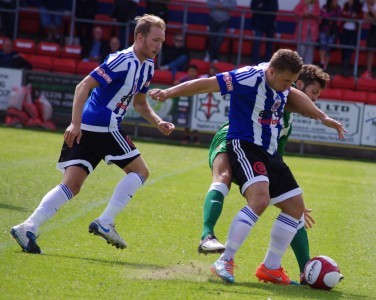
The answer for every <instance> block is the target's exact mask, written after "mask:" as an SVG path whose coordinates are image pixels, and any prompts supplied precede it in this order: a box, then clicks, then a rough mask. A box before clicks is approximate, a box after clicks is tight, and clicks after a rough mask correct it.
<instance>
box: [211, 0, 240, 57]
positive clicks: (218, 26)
mask: <svg viewBox="0 0 376 300" xmlns="http://www.w3.org/2000/svg"><path fill="white" fill-rule="evenodd" d="M207 3H208V7H209V10H210V13H209V18H210V19H209V31H210V38H209V53H207V54H206V56H205V60H206V61H209V60H210V61H211V62H213V63H215V62H217V61H218V59H219V49H220V48H221V45H222V42H223V38H224V36H223V35H224V34H225V33H226V30H227V26H228V23H229V21H230V17H231V16H230V13H231V11H232V10H233V9H234V8H235V7H236V0H208V1H207Z"/></svg>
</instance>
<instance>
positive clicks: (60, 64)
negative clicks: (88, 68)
mask: <svg viewBox="0 0 376 300" xmlns="http://www.w3.org/2000/svg"><path fill="white" fill-rule="evenodd" d="M52 72H56V73H62V74H71V75H73V74H76V61H75V60H74V59H73V58H58V57H56V58H54V59H53V61H52Z"/></svg>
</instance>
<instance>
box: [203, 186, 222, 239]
mask: <svg viewBox="0 0 376 300" xmlns="http://www.w3.org/2000/svg"><path fill="white" fill-rule="evenodd" d="M224 198H225V196H224V195H223V194H222V193H221V192H219V191H217V190H210V191H209V192H208V193H207V194H206V198H205V203H204V228H203V231H202V235H201V240H203V239H204V238H205V237H206V236H207V235H208V234H209V233H211V234H213V235H214V226H215V224H216V223H217V221H218V219H219V216H220V215H221V213H222V208H223V200H224Z"/></svg>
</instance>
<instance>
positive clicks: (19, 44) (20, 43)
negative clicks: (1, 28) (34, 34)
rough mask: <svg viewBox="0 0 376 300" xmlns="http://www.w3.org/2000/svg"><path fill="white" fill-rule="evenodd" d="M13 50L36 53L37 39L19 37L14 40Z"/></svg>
mask: <svg viewBox="0 0 376 300" xmlns="http://www.w3.org/2000/svg"><path fill="white" fill-rule="evenodd" d="M13 50H14V51H16V52H19V53H30V54H35V51H36V47H35V41H34V40H32V39H23V38H17V39H15V40H13Z"/></svg>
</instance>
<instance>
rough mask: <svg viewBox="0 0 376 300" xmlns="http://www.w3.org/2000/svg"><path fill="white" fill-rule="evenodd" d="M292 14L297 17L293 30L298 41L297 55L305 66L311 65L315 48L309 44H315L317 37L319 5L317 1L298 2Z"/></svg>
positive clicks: (302, 0) (304, 0)
mask: <svg viewBox="0 0 376 300" xmlns="http://www.w3.org/2000/svg"><path fill="white" fill-rule="evenodd" d="M294 12H295V14H296V15H298V17H299V23H298V25H297V27H296V30H295V36H296V39H297V40H298V41H300V42H299V43H298V53H299V54H300V56H301V57H302V58H303V61H304V63H305V64H312V62H313V54H314V50H315V46H314V45H311V44H310V43H315V42H316V41H317V39H318V37H319V21H318V17H319V16H320V3H319V1H318V0H300V1H299V3H298V4H297V5H296V6H295V8H294ZM299 34H300V36H299Z"/></svg>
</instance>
